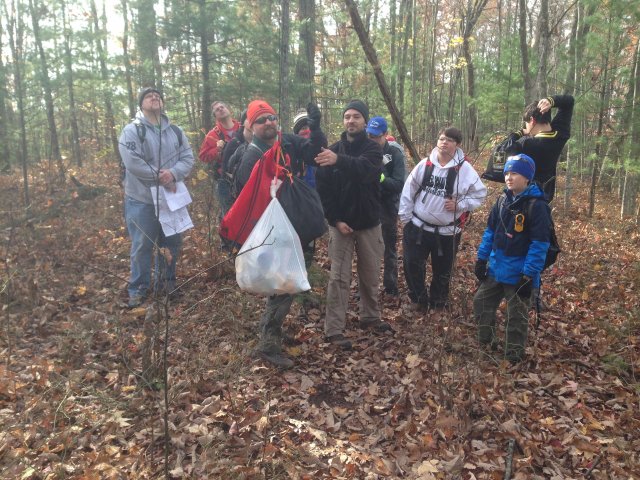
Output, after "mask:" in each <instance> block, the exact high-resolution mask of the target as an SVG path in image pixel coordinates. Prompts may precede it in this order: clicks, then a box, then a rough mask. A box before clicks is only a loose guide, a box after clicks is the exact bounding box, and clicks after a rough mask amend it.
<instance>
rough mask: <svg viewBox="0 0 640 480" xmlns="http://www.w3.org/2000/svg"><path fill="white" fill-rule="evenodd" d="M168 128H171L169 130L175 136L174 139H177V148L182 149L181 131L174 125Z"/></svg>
mask: <svg viewBox="0 0 640 480" xmlns="http://www.w3.org/2000/svg"><path fill="white" fill-rule="evenodd" d="M169 126H170V127H171V130H173V133H175V134H176V137H178V146H180V147H182V130H180V127H178V126H177V125H174V124H173V123H172V124H171V125H169Z"/></svg>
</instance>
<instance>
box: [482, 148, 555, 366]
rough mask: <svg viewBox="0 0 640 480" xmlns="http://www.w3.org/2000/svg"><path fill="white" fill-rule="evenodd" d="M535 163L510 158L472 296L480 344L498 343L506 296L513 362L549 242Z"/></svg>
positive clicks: (509, 352)
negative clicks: (500, 309)
mask: <svg viewBox="0 0 640 480" xmlns="http://www.w3.org/2000/svg"><path fill="white" fill-rule="evenodd" d="M535 169H536V165H535V162H534V161H533V159H532V158H531V157H529V156H527V155H525V154H519V155H515V156H512V157H509V158H508V159H507V162H506V163H505V166H504V177H505V183H506V186H507V188H506V189H505V191H504V194H503V195H502V196H501V197H500V198H499V199H498V200H497V201H496V203H495V204H494V206H493V208H492V209H491V213H490V214H489V220H488V221H487V228H486V230H485V232H484V235H483V236H482V242H481V243H480V246H479V247H478V259H477V261H476V265H475V275H476V277H477V278H478V280H479V281H480V282H481V283H480V287H479V288H478V291H477V292H476V294H475V296H474V298H473V313H474V315H475V317H476V319H477V321H478V340H479V341H480V344H481V345H490V346H491V347H493V348H495V347H497V340H496V337H495V333H496V328H495V325H496V310H497V309H498V306H499V305H500V302H501V301H502V299H503V298H505V299H506V300H507V315H506V326H505V329H506V339H505V348H504V354H505V358H506V359H507V360H509V361H510V362H511V363H517V362H519V361H520V360H522V357H523V355H524V349H525V345H526V343H527V329H528V325H529V308H530V306H531V291H532V289H534V288H540V272H542V269H543V267H544V262H545V258H546V255H547V250H548V249H549V244H550V231H551V211H550V208H549V204H548V203H547V202H546V200H545V199H544V194H543V192H542V191H541V190H540V188H539V187H538V186H537V185H536V184H535V183H532V179H533V177H534V175H535ZM532 199H535V200H532ZM532 201H533V202H534V203H533V205H531V206H529V203H530V202H532Z"/></svg>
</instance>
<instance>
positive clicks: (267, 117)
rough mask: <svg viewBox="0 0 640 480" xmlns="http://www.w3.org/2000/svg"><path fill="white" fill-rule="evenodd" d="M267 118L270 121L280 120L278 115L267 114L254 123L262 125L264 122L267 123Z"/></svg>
mask: <svg viewBox="0 0 640 480" xmlns="http://www.w3.org/2000/svg"><path fill="white" fill-rule="evenodd" d="M267 120H269V121H270V122H277V121H278V116H277V115H267V116H266V117H260V118H258V119H257V120H255V121H254V122H253V123H257V124H258V125H262V124H264V123H267Z"/></svg>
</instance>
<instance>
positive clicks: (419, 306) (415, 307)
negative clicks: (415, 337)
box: [409, 303, 429, 313]
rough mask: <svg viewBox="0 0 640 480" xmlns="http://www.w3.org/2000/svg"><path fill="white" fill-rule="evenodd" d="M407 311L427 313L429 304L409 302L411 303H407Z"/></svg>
mask: <svg viewBox="0 0 640 480" xmlns="http://www.w3.org/2000/svg"><path fill="white" fill-rule="evenodd" d="M409 311H410V312H415V313H427V312H428V311H429V305H428V304H426V303H411V305H409Z"/></svg>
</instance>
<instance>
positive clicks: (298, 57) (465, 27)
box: [0, 0, 640, 215]
mask: <svg viewBox="0 0 640 480" xmlns="http://www.w3.org/2000/svg"><path fill="white" fill-rule="evenodd" d="M1 8H2V15H1V16H0V18H1V19H2V20H1V21H0V47H1V50H0V148H1V149H2V151H0V168H3V169H11V168H13V167H16V166H22V167H23V173H24V179H25V181H27V180H28V174H29V173H30V172H31V171H32V170H34V171H38V170H42V169H43V168H45V169H47V170H48V174H49V175H50V176H51V178H52V179H57V178H59V179H60V180H64V179H65V178H66V176H67V170H68V169H69V168H71V167H76V166H81V165H84V164H91V163H92V162H95V161H106V162H114V164H115V162H116V161H117V158H116V157H117V149H116V146H117V137H118V134H119V131H120V128H121V127H122V126H123V125H125V124H126V123H127V122H128V121H129V119H130V118H131V117H133V116H134V115H135V113H136V109H137V102H136V93H137V91H138V90H139V89H140V87H142V86H148V85H156V86H157V87H159V88H161V89H162V90H163V91H164V92H165V96H166V99H167V101H166V108H167V111H168V113H169V115H170V117H171V119H172V120H173V121H174V122H175V123H177V124H178V125H180V126H182V127H183V128H185V130H187V131H188V134H189V136H190V139H191V142H192V144H194V146H195V147H196V148H197V147H198V146H199V144H200V142H201V140H202V138H203V136H204V134H205V133H206V131H207V130H208V129H209V128H211V127H212V116H211V111H210V108H209V105H210V104H211V102H212V101H213V100H215V99H223V100H225V101H227V102H229V104H230V105H231V106H232V107H233V109H234V112H235V113H236V115H237V114H238V113H239V111H240V110H241V109H242V108H243V107H244V106H245V105H246V104H247V103H248V102H249V101H250V100H252V99H254V98H256V97H261V98H265V99H267V100H268V101H270V102H271V103H272V104H273V105H275V106H276V108H277V110H278V111H279V113H280V116H281V120H282V122H281V123H282V125H283V128H284V129H289V128H290V126H291V121H290V119H291V118H292V117H293V115H294V114H295V111H296V110H297V109H298V108H299V107H301V106H304V105H306V103H307V102H308V101H309V100H310V99H313V100H314V101H316V102H318V103H319V104H320V105H321V108H322V111H323V113H324V118H323V126H324V129H325V130H326V131H327V132H328V133H329V137H330V139H332V138H335V136H336V135H337V134H338V133H339V132H340V130H341V121H340V120H341V115H340V114H341V108H342V106H343V105H344V104H345V102H346V101H348V100H349V99H351V98H362V99H364V100H366V101H367V102H368V103H369V105H370V107H371V112H372V113H373V114H381V115H384V116H387V118H389V119H390V118H391V116H390V114H389V112H390V111H391V110H395V111H396V112H397V114H398V115H399V118H401V119H402V120H403V123H404V124H405V125H406V126H407V137H409V138H403V140H405V141H404V143H405V145H406V146H407V147H408V148H410V147H412V145H414V144H415V145H416V149H417V151H418V152H419V154H420V155H421V156H424V155H425V154H426V153H427V152H428V150H429V148H430V144H431V142H432V141H433V139H434V136H435V134H436V132H437V130H438V128H439V127H440V126H442V125H444V124H454V125H457V126H459V127H461V129H462V131H463V132H464V133H465V145H464V146H465V150H466V151H467V153H468V154H469V155H470V156H471V157H472V158H479V157H482V156H483V154H486V153H487V152H488V150H489V149H490V146H491V144H492V142H493V141H494V140H495V139H496V138H497V137H499V136H500V135H501V134H504V133H505V132H507V131H509V130H513V129H516V128H518V127H519V125H520V121H521V118H520V115H521V112H522V110H523V107H524V106H525V105H526V104H527V103H529V102H530V101H532V100H535V99H538V98H540V97H542V96H546V95H550V94H555V93H570V94H573V95H574V96H575V97H576V111H575V115H574V122H573V138H572V139H571V141H570V143H569V145H568V149H567V155H566V156H565V158H564V160H566V163H564V164H563V165H564V168H561V169H560V174H561V175H562V174H566V175H567V176H568V182H567V188H568V190H567V191H566V192H564V193H565V202H569V201H570V198H571V195H572V193H571V185H572V182H571V178H572V177H573V176H578V177H581V178H586V179H589V180H590V183H591V190H592V192H591V194H590V202H591V203H593V202H595V199H596V195H595V192H596V191H597V190H598V189H604V190H607V191H610V192H614V193H615V194H616V196H617V198H618V199H619V200H620V203H619V205H616V210H617V211H619V212H620V213H621V214H623V215H637V206H636V202H635V197H636V192H637V184H638V169H639V168H640V161H639V160H638V156H639V155H638V153H639V152H638V149H639V148H640V113H639V110H638V109H639V108H640V107H639V106H638V104H639V101H638V95H639V92H638V89H639V88H638V87H639V86H640V75H638V59H639V49H638V45H639V42H638V24H639V22H638V20H639V16H640V2H638V1H628V0H627V1H625V0H612V1H609V2H600V1H596V0H576V1H573V2H560V1H556V0H541V1H539V2H531V1H525V0H497V1H495V0H491V1H490V0H464V1H449V0H361V1H358V2H353V1H351V0H347V1H338V0H323V1H315V0H298V1H295V2H291V1H289V0H286V1H280V2H276V1H270V0H259V1H258V0H242V1H225V2H214V1H207V0H197V1H192V2H181V1H169V0H166V1H163V2H154V1H152V0H138V1H133V2H130V1H128V0H121V1H119V2H105V1H102V2H99V3H97V2H96V0H82V1H80V2H71V3H68V2H67V1H66V0H55V1H54V0H50V1H43V0H2V4H1ZM349 8H351V9H352V10H353V11H355V12H356V15H358V16H359V17H360V19H361V22H362V26H363V27H364V34H365V35H366V37H368V38H367V39H366V40H368V42H370V44H371V45H372V46H373V49H374V51H375V53H376V55H377V60H378V62H379V65H378V67H379V71H378V70H377V69H376V68H374V67H372V65H371V63H370V62H369V61H368V60H367V56H365V53H364V50H363V47H362V44H361V41H363V39H362V38H359V37H358V35H356V32H355V31H354V28H353V25H354V23H353V21H352V18H353V12H351V15H350V12H349ZM378 74H381V75H382V76H383V77H384V80H385V82H386V85H387V87H388V92H387V93H388V95H387V96H383V94H382V93H381V91H380V89H379V88H378V85H379V75H378ZM384 98H387V101H386V102H385V100H384ZM396 123H397V122H396ZM397 127H398V125H394V124H393V123H392V124H391V128H392V130H393V132H394V133H395V134H396V136H397ZM403 137H404V136H403ZM414 152H415V151H414ZM25 189H28V184H27V185H26V187H25ZM25 197H26V201H27V202H28V192H26V193H25ZM16 200H18V199H17V198H16ZM565 206H567V205H565ZM592 211H593V206H591V208H590V213H592Z"/></svg>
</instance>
